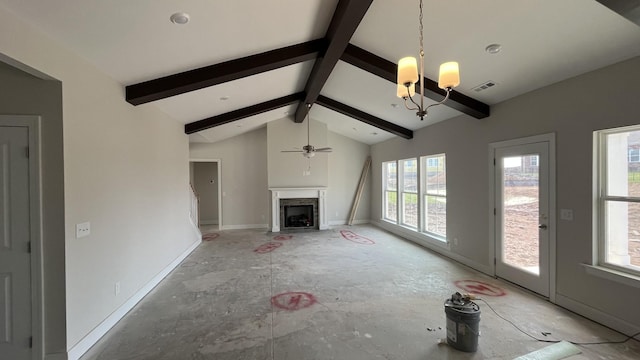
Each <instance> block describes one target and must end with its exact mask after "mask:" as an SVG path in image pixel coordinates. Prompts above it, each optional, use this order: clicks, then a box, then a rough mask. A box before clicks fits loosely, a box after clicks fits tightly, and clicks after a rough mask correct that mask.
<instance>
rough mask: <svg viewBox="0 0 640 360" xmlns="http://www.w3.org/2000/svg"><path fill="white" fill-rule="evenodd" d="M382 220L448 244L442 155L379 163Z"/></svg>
mask: <svg viewBox="0 0 640 360" xmlns="http://www.w3.org/2000/svg"><path fill="white" fill-rule="evenodd" d="M382 193H383V194H382V219H383V220H385V221H387V222H391V223H394V224H396V225H401V226H402V227H403V228H404V229H406V230H411V231H414V232H416V233H417V234H421V236H424V237H425V238H426V239H427V240H428V241H432V240H435V241H436V243H446V242H447V178H446V167H445V154H439V155H429V156H422V157H419V158H411V159H403V160H398V161H388V162H383V163H382Z"/></svg>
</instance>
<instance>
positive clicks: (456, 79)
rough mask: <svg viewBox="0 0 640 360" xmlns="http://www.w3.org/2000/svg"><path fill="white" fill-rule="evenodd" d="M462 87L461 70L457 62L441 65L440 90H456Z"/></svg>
mask: <svg viewBox="0 0 640 360" xmlns="http://www.w3.org/2000/svg"><path fill="white" fill-rule="evenodd" d="M458 85H460V69H459V66H458V63H457V62H456V61H450V62H446V63H443V64H442V65H440V76H439V77H438V87H439V88H440V89H446V88H454V87H456V86H458Z"/></svg>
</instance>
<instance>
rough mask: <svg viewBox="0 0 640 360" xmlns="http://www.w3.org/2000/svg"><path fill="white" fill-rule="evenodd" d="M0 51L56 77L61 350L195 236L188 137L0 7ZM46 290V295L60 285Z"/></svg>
mask: <svg viewBox="0 0 640 360" xmlns="http://www.w3.org/2000/svg"><path fill="white" fill-rule="evenodd" d="M0 53H1V54H3V56H6V57H9V58H12V59H14V60H15V61H17V62H21V63H23V64H26V65H27V66H30V67H32V68H34V69H36V70H38V71H40V72H42V73H44V74H47V75H49V76H51V77H53V78H55V79H58V80H60V81H61V82H62V110H63V137H64V229H65V230H64V233H65V241H64V246H65V256H64V261H65V277H66V322H67V330H66V345H67V348H68V349H71V348H73V347H74V346H75V345H76V344H77V343H78V342H80V341H81V340H82V339H83V338H84V337H85V336H87V335H88V334H89V333H90V332H91V331H92V330H93V329H94V328H96V327H97V326H99V325H100V323H101V322H102V321H104V320H105V319H106V318H107V317H108V316H109V315H110V314H112V313H113V312H114V311H115V310H117V309H118V308H119V307H120V306H122V305H123V304H124V303H125V301H126V300H127V299H129V298H130V297H131V296H132V295H134V294H135V293H136V292H137V291H138V290H139V289H141V288H142V287H143V286H144V285H145V284H147V283H148V282H149V281H150V280H151V279H152V278H154V277H155V276H156V275H157V274H158V273H160V272H161V271H162V270H163V269H164V268H165V267H166V266H167V265H169V264H170V263H172V262H173V261H174V260H175V259H176V258H177V257H178V256H180V255H181V254H183V252H184V251H185V250H187V249H189V248H190V246H191V245H193V244H194V243H196V242H197V241H199V239H198V238H197V236H196V232H195V231H194V230H193V228H192V227H191V225H190V223H189V218H188V216H189V193H188V186H189V180H188V177H189V169H188V138H187V136H186V135H185V134H184V130H183V126H182V125H181V124H179V123H177V122H176V121H174V120H172V119H170V118H168V117H167V116H166V115H164V114H163V113H161V112H160V111H157V110H156V108H155V107H153V106H150V105H145V106H139V107H133V106H131V105H129V104H128V103H126V102H125V101H124V91H123V87H122V86H121V85H120V84H118V83H116V82H115V81H113V80H112V79H110V78H108V77H107V76H105V75H104V74H102V73H101V72H99V71H97V70H96V69H95V68H94V67H92V66H91V65H89V64H88V63H86V62H85V61H84V60H83V59H82V58H80V57H78V56H76V55H75V54H73V53H71V52H70V51H68V50H67V49H66V48H65V47H64V46H63V45H61V44H59V43H57V42H55V41H53V40H51V39H49V38H48V37H47V36H46V35H44V34H42V33H40V32H39V31H37V30H35V29H33V28H31V27H30V26H28V25H26V24H24V23H23V22H21V21H20V20H18V19H17V18H16V17H15V16H13V15H11V14H10V13H8V12H6V11H5V10H4V9H1V8H0ZM56 166H58V167H62V166H63V165H62V164H61V163H59V164H56ZM85 221H90V222H91V235H90V236H88V237H85V238H81V239H76V238H75V224H77V223H81V222H85ZM52 260H53V259H46V260H45V262H46V261H52ZM61 260H62V259H55V260H53V261H61ZM115 282H120V285H121V292H120V294H119V295H118V296H116V295H115V294H114V284H115ZM51 291H52V292H51V293H49V294H45V296H46V298H47V301H48V298H49V296H54V297H55V294H57V293H59V292H60V291H65V290H63V289H59V288H58V289H55V290H51ZM47 321H48V320H47ZM57 330H58V331H59V332H64V329H63V328H60V329H57Z"/></svg>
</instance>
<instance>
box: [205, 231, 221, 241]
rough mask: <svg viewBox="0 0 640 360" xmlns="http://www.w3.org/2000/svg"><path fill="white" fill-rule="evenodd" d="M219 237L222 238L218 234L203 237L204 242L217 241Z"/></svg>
mask: <svg viewBox="0 0 640 360" xmlns="http://www.w3.org/2000/svg"><path fill="white" fill-rule="evenodd" d="M218 236H220V234H218V233H210V234H204V235H202V240H203V241H212V240H214V239H217V238H218Z"/></svg>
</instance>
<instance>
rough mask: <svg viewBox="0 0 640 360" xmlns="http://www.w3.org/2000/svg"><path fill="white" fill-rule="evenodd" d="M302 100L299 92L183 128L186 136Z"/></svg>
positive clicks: (189, 124)
mask: <svg viewBox="0 0 640 360" xmlns="http://www.w3.org/2000/svg"><path fill="white" fill-rule="evenodd" d="M303 99H304V93H302V92H299V93H295V94H291V95H287V96H283V97H281V98H277V99H273V100H269V101H265V102H263V103H260V104H256V105H252V106H248V107H246V108H242V109H238V110H234V111H230V112H228V113H224V114H220V115H216V116H212V117H210V118H207V119H203V120H198V121H194V122H192V123H188V124H186V125H185V126H184V132H185V133H186V134H193V133H197V132H198V131H202V130H206V129H210V128H212V127H216V126H220V125H224V124H227V123H230V122H234V121H236V120H240V119H244V118H247V117H249V116H254V115H258V114H261V113H263V112H267V111H271V110H275V109H278V108H281V107H283V106H287V105H290V104H293V103H295V102H298V101H302V100H303Z"/></svg>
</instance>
